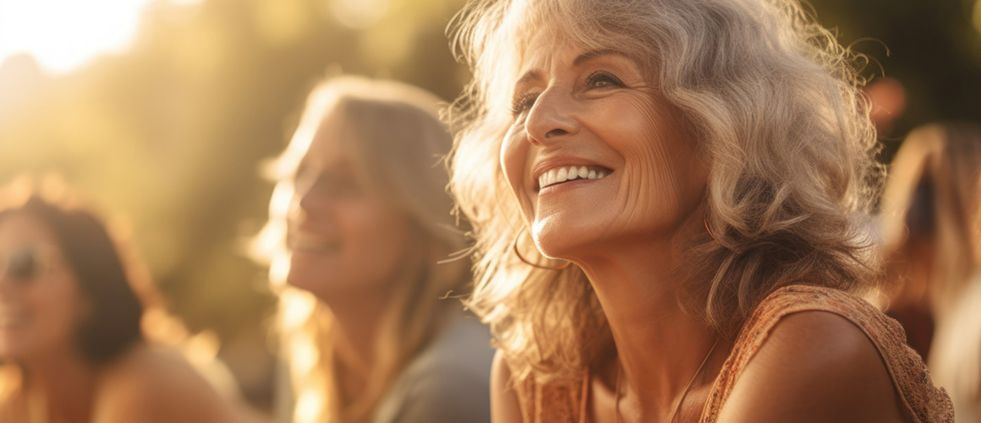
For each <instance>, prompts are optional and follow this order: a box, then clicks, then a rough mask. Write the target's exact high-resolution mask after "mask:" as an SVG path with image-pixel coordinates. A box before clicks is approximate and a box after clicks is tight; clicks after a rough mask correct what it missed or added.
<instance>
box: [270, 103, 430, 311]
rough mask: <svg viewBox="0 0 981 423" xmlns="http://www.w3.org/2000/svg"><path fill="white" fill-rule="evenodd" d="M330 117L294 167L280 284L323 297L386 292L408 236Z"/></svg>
mask: <svg viewBox="0 0 981 423" xmlns="http://www.w3.org/2000/svg"><path fill="white" fill-rule="evenodd" d="M329 120H330V119H328V121H327V122H325V123H324V124H323V125H322V128H321V130H318V131H317V134H316V135H315V136H314V140H313V142H312V143H311V145H310V147H309V149H308V151H307V152H306V155H305V156H304V157H303V159H302V161H301V164H300V166H299V168H298V169H297V172H296V179H295V196H294V200H293V203H292V206H291V209H290V212H289V215H288V220H287V223H288V235H287V244H288V248H289V250H290V255H291V260H290V270H289V274H288V276H287V282H288V283H289V284H290V285H293V286H296V287H298V288H302V289H305V290H307V291H310V292H312V293H313V294H314V295H316V296H318V297H319V298H321V299H325V300H329V299H337V298H343V296H344V295H346V294H352V293H353V294H363V293H369V294H370V293H373V292H380V290H383V289H385V288H387V287H389V286H390V285H389V284H390V283H391V282H392V281H393V280H394V279H397V278H398V275H399V274H400V272H399V271H400V269H401V267H402V265H403V264H404V263H403V262H404V258H405V256H406V255H407V253H408V250H409V248H408V244H409V241H410V239H411V232H412V231H411V224H410V222H409V219H408V216H407V215H405V214H404V213H402V212H401V211H399V210H397V209H396V208H395V207H393V206H392V205H391V204H390V203H389V202H388V201H386V199H385V197H384V196H383V194H382V193H380V192H378V190H376V189H374V187H372V186H371V185H370V184H369V181H368V180H367V178H366V175H365V174H364V171H365V170H364V169H360V168H359V167H358V166H357V164H358V161H357V160H355V157H354V156H353V154H352V153H351V150H352V149H353V148H352V147H351V146H350V143H351V142H357V140H342V136H340V135H339V134H338V131H331V130H329V129H330V127H331V126H333V125H331V123H330V122H329Z"/></svg>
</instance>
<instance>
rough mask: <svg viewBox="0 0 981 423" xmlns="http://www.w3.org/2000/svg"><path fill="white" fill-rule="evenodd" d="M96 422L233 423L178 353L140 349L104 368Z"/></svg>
mask: <svg viewBox="0 0 981 423" xmlns="http://www.w3.org/2000/svg"><path fill="white" fill-rule="evenodd" d="M97 401H98V402H97V405H96V414H97V416H102V417H103V418H102V419H101V420H100V419H97V420H96V421H98V422H100V423H102V422H105V423H115V422H123V421H148V419H150V418H152V419H153V421H161V422H162V421H189V422H196V421H201V422H204V421H215V422H224V421H230V413H231V409H230V407H229V404H227V402H226V400H225V399H223V398H222V397H221V396H220V395H219V394H218V392H217V391H216V390H215V389H214V388H213V387H212V386H211V384H210V383H208V381H207V380H205V378H204V377H202V376H201V375H200V374H199V373H198V372H197V371H196V370H195V369H194V367H193V366H191V364H190V363H188V362H187V360H185V359H184V357H183V356H182V355H181V354H180V353H179V352H178V351H176V350H173V349H170V348H166V347H162V346H156V345H137V346H134V347H133V348H132V349H131V350H130V351H128V352H126V353H125V354H124V355H123V356H122V357H119V358H118V359H117V360H116V362H114V363H112V364H111V365H110V366H109V367H107V368H106V371H105V373H104V375H103V377H102V380H101V381H100V389H99V395H98V399H97Z"/></svg>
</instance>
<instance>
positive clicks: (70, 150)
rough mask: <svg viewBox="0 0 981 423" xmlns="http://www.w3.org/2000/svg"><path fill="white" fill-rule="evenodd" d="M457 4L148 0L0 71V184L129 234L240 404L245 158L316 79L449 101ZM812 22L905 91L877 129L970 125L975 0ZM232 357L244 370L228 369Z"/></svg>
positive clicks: (459, 80) (270, 143) (826, 14)
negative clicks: (123, 225)
mask: <svg viewBox="0 0 981 423" xmlns="http://www.w3.org/2000/svg"><path fill="white" fill-rule="evenodd" d="M462 4H463V1H462V0H201V1H199V2H193V1H191V2H188V1H175V0H159V1H156V2H154V3H152V4H151V6H150V7H149V8H148V9H147V11H146V13H145V15H144V18H143V22H142V26H141V31H140V33H139V35H138V38H137V40H136V41H135V44H134V46H133V47H132V49H131V50H130V51H129V52H128V53H126V54H123V55H117V56H111V57H103V58H101V59H99V60H96V61H94V62H92V63H91V64H89V65H88V66H86V67H84V68H81V69H79V70H78V71H76V72H74V73H72V74H69V75H66V76H59V77H51V76H46V75H44V74H43V73H42V72H41V70H40V69H39V68H38V67H37V66H36V65H35V64H34V63H33V62H32V60H31V59H30V58H29V57H27V56H17V57H12V58H9V59H7V60H6V61H5V62H4V63H0V179H2V180H6V179H9V178H10V177H11V176H13V175H15V174H17V173H21V172H25V171H32V172H41V171H57V172H60V173H62V174H63V175H64V176H65V177H66V179H68V180H69V181H70V182H71V183H72V184H73V185H74V186H75V187H76V188H78V189H79V190H80V191H82V192H85V193H87V194H88V195H89V197H91V198H92V199H94V200H95V202H96V203H98V204H100V205H102V206H104V209H105V210H107V212H108V213H109V214H110V215H111V216H116V217H124V218H125V220H126V221H128V222H129V225H128V226H129V227H130V228H131V233H132V236H133V238H134V241H135V244H136V245H138V246H139V249H140V250H141V252H142V253H143V256H144V257H145V258H146V261H147V262H148V264H149V266H150V269H151V271H152V272H153V274H154V275H155V277H156V279H157V281H158V283H159V284H160V286H161V289H162V290H163V292H164V294H165V295H166V297H167V298H168V299H169V303H170V306H171V309H172V310H174V311H175V312H176V313H177V314H178V315H179V316H180V317H182V318H183V319H184V320H185V321H186V322H187V323H188V324H189V326H190V327H191V328H192V329H195V330H202V329H209V330H214V331H215V332H216V333H217V334H218V335H219V336H220V338H221V339H222V340H223V341H224V343H225V345H227V346H229V347H228V348H227V349H226V350H224V351H223V354H225V356H226V358H228V359H229V362H230V364H232V368H233V370H234V371H236V373H237V374H238V375H239V377H240V379H242V380H243V382H245V383H244V384H245V385H246V386H245V388H246V392H247V393H248V394H249V395H250V396H251V397H252V399H253V400H254V401H256V402H257V403H260V404H268V401H269V391H268V380H264V378H265V377H267V376H268V374H267V373H263V372H262V371H258V372H257V371H256V369H260V370H261V369H264V368H266V367H263V366H264V365H257V364H255V363H253V362H250V361H249V360H255V359H256V358H255V355H254V351H251V350H257V349H262V348H264V347H265V346H266V344H265V343H264V342H265V341H264V332H263V330H264V329H259V330H257V328H264V327H265V325H266V323H267V321H268V318H269V316H270V314H271V312H272V307H273V299H272V296H271V295H270V293H269V292H268V288H267V287H266V277H265V271H264V269H262V268H261V267H260V266H257V265H255V264H254V263H252V262H251V261H250V260H248V259H247V258H245V256H244V254H242V253H241V251H242V247H243V245H244V241H245V240H246V239H248V238H249V237H251V236H252V235H253V234H255V233H256V232H257V231H258V229H259V227H260V226H261V225H262V223H263V221H264V219H265V217H266V204H267V202H268V197H269V194H270V191H271V184H270V183H268V182H266V181H263V180H262V179H261V178H260V177H259V173H258V168H259V164H260V163H261V162H262V161H263V160H264V159H267V158H271V157H273V156H275V155H276V154H277V153H278V152H279V151H280V150H281V149H282V148H283V147H284V146H285V145H286V141H287V139H288V137H289V135H290V132H291V131H292V129H293V125H294V124H295V122H296V120H297V117H298V113H299V111H300V108H301V106H302V103H303V101H304V98H305V97H306V93H307V90H308V89H309V88H311V87H312V86H313V84H314V83H315V82H317V81H318V80H319V79H321V78H323V77H324V76H325V75H326V70H327V68H328V67H331V66H333V67H335V68H339V69H342V70H343V71H344V72H351V73H358V74H365V75H369V76H382V77H388V78H394V79H399V80H403V81H406V82H409V83H412V84H416V85H419V86H421V87H424V88H426V89H429V90H431V91H433V92H435V93H437V94H439V95H441V96H443V98H445V99H447V100H451V99H452V98H453V97H455V96H456V95H457V94H458V93H459V91H460V88H461V87H462V84H463V83H464V82H465V80H466V77H467V74H466V70H465V69H463V68H462V67H461V66H460V65H458V64H456V63H455V62H454V61H453V58H452V57H451V55H450V52H449V49H448V48H447V40H446V38H445V35H444V29H445V26H446V23H447V22H448V21H449V19H450V17H451V16H452V15H453V14H454V13H455V12H456V10H457V9H459V7H460V6H462ZM814 5H815V8H816V10H817V13H818V17H819V19H820V20H821V21H822V22H823V23H825V24H826V25H830V26H832V27H837V28H838V29H839V30H840V37H841V40H842V41H843V42H844V43H846V44H853V45H854V47H855V48H856V49H857V50H859V51H861V52H864V53H866V54H868V55H869V56H870V57H872V58H874V59H875V60H876V61H877V62H878V63H881V64H882V69H881V70H880V69H879V68H877V67H875V66H872V67H869V68H868V69H867V75H868V76H870V77H873V76H879V75H881V74H883V72H884V75H886V76H890V77H893V78H895V79H897V80H898V81H900V83H902V84H903V85H904V86H905V88H906V91H907V92H908V104H909V107H908V111H907V113H906V114H904V115H902V116H900V117H899V120H898V121H897V123H896V125H895V126H894V127H893V128H894V129H893V131H892V132H891V133H888V134H884V135H885V136H886V138H887V141H886V143H887V144H886V145H887V147H888V149H889V150H890V151H891V150H892V149H894V148H895V147H896V146H897V145H896V144H897V143H898V141H896V140H898V139H901V137H902V135H903V134H905V133H906V132H907V131H908V130H909V129H910V128H911V127H913V126H916V125H919V124H922V123H925V122H929V121H933V120H937V119H953V118H960V119H969V120H979V119H981V115H979V113H981V98H979V96H978V93H981V36H979V31H978V30H977V29H976V28H974V27H972V20H971V19H972V18H971V16H972V10H973V9H972V8H973V7H975V5H974V1H972V0H942V1H936V2H927V1H923V0H920V1H915V0H865V1H862V2H854V1H846V0H815V1H814ZM236 357H244V358H236Z"/></svg>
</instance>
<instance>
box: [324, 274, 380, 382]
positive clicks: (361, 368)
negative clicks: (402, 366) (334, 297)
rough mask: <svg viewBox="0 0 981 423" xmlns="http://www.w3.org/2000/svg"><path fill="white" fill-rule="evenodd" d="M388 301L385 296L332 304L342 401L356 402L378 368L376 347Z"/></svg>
mask: <svg viewBox="0 0 981 423" xmlns="http://www.w3.org/2000/svg"><path fill="white" fill-rule="evenodd" d="M388 304H389V297H388V296H387V295H385V294H383V293H378V294H371V295H363V296H358V297H356V298H345V299H344V301H337V302H336V303H335V302H331V303H329V304H328V307H329V308H330V310H331V315H332V317H333V325H334V330H333V333H332V334H331V336H332V339H331V342H332V344H333V345H332V348H333V355H334V361H335V365H336V366H338V368H337V375H336V376H337V383H338V384H339V388H340V390H341V392H340V394H341V397H342V398H356V397H357V395H358V394H359V393H360V392H362V391H363V389H364V388H365V384H366V382H367V380H368V376H369V375H370V373H371V370H372V369H373V368H374V367H375V365H376V363H375V358H376V351H375V350H376V345H377V339H378V336H379V333H380V331H381V329H382V328H381V326H382V320H383V316H384V315H385V310H386V309H387V307H388Z"/></svg>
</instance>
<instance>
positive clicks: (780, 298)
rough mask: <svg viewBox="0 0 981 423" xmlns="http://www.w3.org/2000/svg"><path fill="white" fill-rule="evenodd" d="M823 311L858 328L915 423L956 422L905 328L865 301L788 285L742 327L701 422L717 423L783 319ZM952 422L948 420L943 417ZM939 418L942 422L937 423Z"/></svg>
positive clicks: (831, 291) (838, 292)
mask: <svg viewBox="0 0 981 423" xmlns="http://www.w3.org/2000/svg"><path fill="white" fill-rule="evenodd" d="M805 311H825V312H829V313H834V314H836V315H838V316H841V317H843V318H845V319H846V320H848V321H850V322H851V323H852V324H854V325H855V326H857V327H858V328H859V329H860V330H861V331H862V332H863V333H864V334H865V335H866V336H867V337H868V338H869V340H871V341H872V343H873V344H874V345H875V348H876V350H878V352H879V355H880V356H881V357H882V360H883V363H884V364H885V366H886V369H887V370H888V372H889V376H890V378H891V379H892V383H893V386H894V387H895V388H896V391H897V392H898V393H899V394H900V397H901V401H902V404H903V406H904V408H905V409H906V410H905V411H906V413H907V414H908V415H910V416H912V417H913V418H914V421H917V422H932V421H953V417H952V414H953V411H952V410H953V406H952V405H951V402H950V398H949V397H948V396H947V394H946V393H945V392H944V391H943V390H942V389H939V388H936V387H934V385H933V383H932V382H931V380H930V376H929V372H928V371H927V368H926V365H925V364H924V363H923V360H922V359H921V358H920V357H919V355H917V354H916V353H915V352H914V351H913V350H912V349H910V348H909V347H908V346H907V345H906V337H905V335H904V333H903V330H902V327H901V326H900V325H899V323H898V322H896V321H895V320H893V319H890V318H889V317H887V316H886V315H885V314H883V313H882V312H880V311H879V310H878V309H876V308H875V307H874V306H872V305H871V304H869V303H868V302H866V301H865V300H863V299H861V298H859V297H857V296H855V295H852V294H849V293H846V292H844V291H841V290H837V289H833V288H826V287H818V286H809V285H789V286H784V287H782V288H779V289H777V290H775V291H774V292H772V293H771V294H770V295H768V296H767V297H766V298H765V299H764V300H763V301H762V302H760V304H759V305H758V306H757V307H756V309H755V310H754V311H753V313H752V314H751V315H750V317H749V319H747V320H746V322H745V323H744V324H743V327H742V329H741V330H740V332H739V335H738V336H737V338H736V342H735V344H734V346H733V349H732V352H731V353H730V355H729V357H728V358H727V359H726V362H725V364H724V365H723V367H722V370H721V371H720V372H719V376H718V378H717V379H716V382H715V384H714V386H713V387H712V391H711V393H710V394H709V398H708V399H707V401H706V404H705V408H704V410H705V412H704V413H703V418H702V421H703V422H714V421H715V418H717V417H718V413H719V411H720V409H721V408H722V405H723V404H724V403H725V400H726V399H727V398H728V395H729V393H730V392H731V391H732V388H733V386H734V385H735V382H736V380H737V378H738V377H739V375H740V373H742V371H743V369H745V368H746V366H747V365H748V364H749V362H750V360H752V359H753V357H754V356H755V355H756V353H757V351H759V349H760V348H761V347H762V346H763V344H764V343H765V342H766V340H767V338H768V336H769V335H770V333H771V332H772V330H773V329H774V327H776V325H777V323H778V322H779V321H780V320H781V319H782V318H784V317H786V316H788V315H791V314H794V313H799V312H805ZM944 416H948V417H944ZM938 417H940V420H938Z"/></svg>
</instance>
